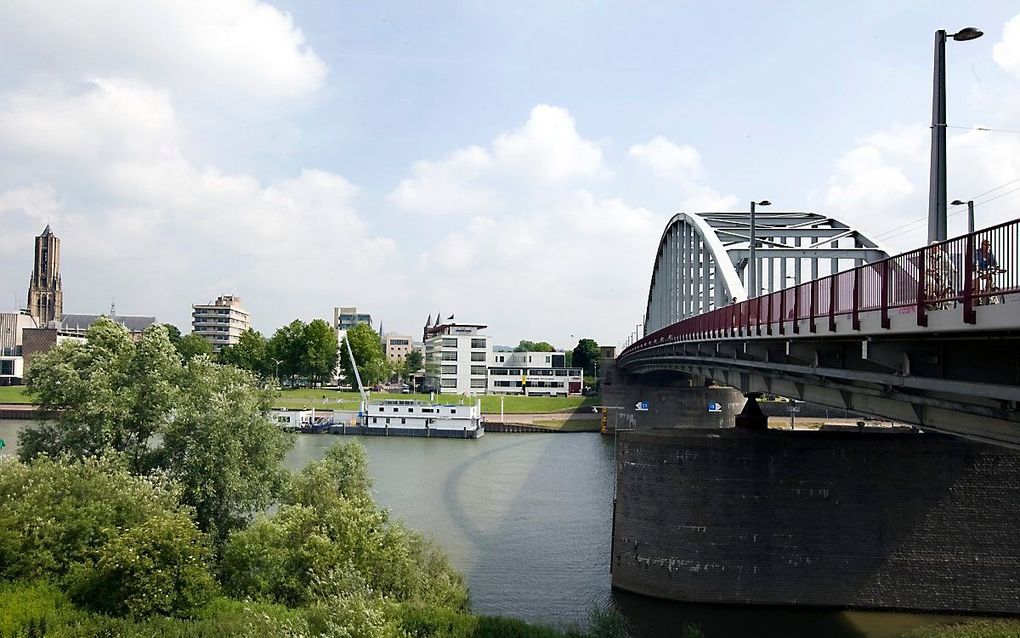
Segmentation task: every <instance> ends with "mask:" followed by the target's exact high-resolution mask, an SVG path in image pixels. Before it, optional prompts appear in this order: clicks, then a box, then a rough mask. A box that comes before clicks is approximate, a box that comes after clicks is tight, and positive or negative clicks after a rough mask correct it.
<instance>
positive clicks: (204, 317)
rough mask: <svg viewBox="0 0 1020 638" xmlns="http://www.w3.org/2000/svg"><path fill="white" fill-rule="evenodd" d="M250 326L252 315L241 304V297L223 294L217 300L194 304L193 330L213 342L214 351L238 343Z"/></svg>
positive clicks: (192, 314) (192, 313) (192, 315)
mask: <svg viewBox="0 0 1020 638" xmlns="http://www.w3.org/2000/svg"><path fill="white" fill-rule="evenodd" d="M250 327H251V315H249V314H248V311H247V310H245V309H244V308H243V307H242V306H241V298H240V297H236V296H234V295H223V296H221V297H218V298H217V299H216V301H210V302H209V303H207V304H195V305H194V306H192V312H191V328H192V331H193V332H194V333H195V334H197V335H199V336H200V337H202V338H203V339H205V340H206V341H208V342H209V343H211V344H212V347H213V351H214V352H219V351H220V350H222V349H223V346H232V345H234V344H236V343H237V342H238V341H240V339H241V333H242V332H244V331H245V330H247V329H248V328H250Z"/></svg>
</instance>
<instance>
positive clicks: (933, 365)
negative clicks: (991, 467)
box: [625, 332, 1020, 448]
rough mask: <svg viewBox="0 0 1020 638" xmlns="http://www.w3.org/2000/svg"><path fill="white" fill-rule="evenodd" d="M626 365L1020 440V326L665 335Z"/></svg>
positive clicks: (1013, 443) (1019, 444)
mask: <svg viewBox="0 0 1020 638" xmlns="http://www.w3.org/2000/svg"><path fill="white" fill-rule="evenodd" d="M628 358H629V359H630V360H629V361H627V362H626V364H625V365H626V370H627V372H628V373H630V374H638V375H640V374H646V373H651V372H664V371H674V372H680V373H685V374H693V375H697V376H700V377H704V378H706V379H711V380H713V381H715V382H717V383H720V384H725V385H729V386H732V387H735V388H737V389H739V390H741V391H743V392H763V393H769V394H777V395H780V396H785V397H789V398H792V399H798V400H801V401H808V402H811V403H817V404H820V405H825V406H828V407H832V408H837V409H845V410H851V411H855V412H860V413H864V414H871V415H874V416H879V417H884V418H887V419H891V420H895V421H900V422H903V423H912V424H916V425H918V426H919V427H921V428H924V429H929V430H933V431H938V432H944V433H946V434H952V435H956V436H964V437H967V438H971V439H974V440H979V441H983V442H986V443H994V444H997V445H1007V446H1010V447H1016V448H1020V411H1018V409H1017V407H1018V405H1020V382H1018V381H1020V380H1018V379H1017V374H1018V373H1017V370H1020V335H1018V334H1017V333H1015V332H1008V333H1003V334H999V335H995V336H993V337H992V338H982V339H969V338H966V337H951V338H945V339H938V340H931V341H923V340H921V341H919V340H903V339H874V338H871V337H863V338H857V339H854V338H848V339H840V340H833V339H817V340H811V339H807V340H805V339H797V340H791V339H770V340H757V341H736V340H734V341H698V342H679V343H669V344H662V345H660V346H653V347H651V348H647V349H645V350H643V351H641V352H640V353H634V354H633V355H631V356H630V357H628Z"/></svg>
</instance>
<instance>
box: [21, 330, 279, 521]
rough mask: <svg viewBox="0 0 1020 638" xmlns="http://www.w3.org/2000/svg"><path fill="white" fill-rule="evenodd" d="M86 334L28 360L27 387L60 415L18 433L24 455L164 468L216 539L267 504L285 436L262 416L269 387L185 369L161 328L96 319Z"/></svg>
mask: <svg viewBox="0 0 1020 638" xmlns="http://www.w3.org/2000/svg"><path fill="white" fill-rule="evenodd" d="M85 336H86V341H85V343H83V344H78V343H65V344H60V345H58V346H57V347H55V348H53V349H52V350H50V351H49V352H47V353H46V354H44V355H42V356H40V357H39V358H38V359H37V360H36V361H35V363H34V365H33V366H32V369H31V371H30V374H29V376H28V383H29V391H30V392H32V393H33V394H34V395H35V401H36V403H37V404H38V405H40V406H41V407H43V408H44V409H47V410H53V411H56V412H57V414H58V416H57V419H56V420H55V421H47V422H43V423H41V424H39V425H34V426H32V427H29V428H26V429H25V430H24V431H23V432H22V434H21V437H20V441H19V448H20V449H19V455H20V456H21V458H22V459H25V460H30V459H33V458H35V457H38V456H39V455H41V454H43V453H46V454H48V455H50V456H53V457H57V456H62V455H67V456H70V457H72V458H90V457H106V456H113V457H118V458H121V457H123V458H125V459H126V461H127V463H128V465H129V466H130V469H131V471H132V472H134V473H136V474H144V473H148V472H150V471H153V470H161V471H162V472H164V473H166V474H168V475H170V476H171V477H172V478H174V479H176V480H178V481H179V482H180V484H181V486H182V496H181V498H182V500H183V502H184V503H186V504H188V505H191V506H192V507H194V508H195V514H196V520H197V521H198V523H199V526H200V528H201V529H202V530H205V531H212V532H214V533H216V534H218V535H219V536H220V537H221V538H222V537H224V536H225V535H226V534H227V532H229V531H230V530H231V529H233V528H235V527H237V526H239V525H240V524H241V523H242V522H243V521H244V520H245V518H246V517H247V515H248V514H249V513H250V512H252V511H257V510H259V509H263V508H265V507H267V506H268V505H269V503H270V502H271V500H272V498H273V496H274V495H275V494H277V493H278V492H279V490H280V489H281V488H282V486H283V484H284V477H285V472H284V470H283V469H282V466H281V461H282V459H283V456H284V454H285V453H286V451H287V449H288V447H289V441H290V440H289V439H288V438H287V437H286V436H285V435H284V434H283V433H282V432H281V431H280V430H279V428H277V427H276V426H275V425H274V424H273V423H272V422H271V421H270V420H269V418H268V411H269V408H270V406H271V402H272V399H273V397H272V393H270V392H269V391H268V390H267V389H264V388H262V387H260V385H259V383H258V382H257V381H256V379H255V378H254V377H253V376H252V374H251V373H249V372H247V371H244V370H239V369H237V368H235V367H233V366H221V365H217V364H215V363H213V362H212V360H210V359H209V358H208V357H194V358H192V359H191V360H190V361H189V362H188V364H187V366H185V367H182V365H181V362H180V360H179V359H178V358H177V355H176V353H175V352H174V351H173V348H172V346H171V345H170V341H169V338H168V337H167V333H166V329H165V328H164V327H163V326H151V327H150V328H149V329H147V330H146V331H145V333H144V334H143V335H142V338H141V340H140V341H139V342H138V343H137V344H136V343H134V342H133V341H131V338H130V336H129V334H128V332H127V330H126V329H125V328H124V327H123V326H120V325H118V324H115V323H113V322H112V321H110V320H108V319H101V320H99V321H97V322H96V323H94V324H93V325H92V326H91V327H90V328H89V330H88V332H87V333H86V335H85ZM154 434H162V438H161V439H158V438H157V437H154V436H153V435H154Z"/></svg>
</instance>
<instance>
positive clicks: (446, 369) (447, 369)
mask: <svg viewBox="0 0 1020 638" xmlns="http://www.w3.org/2000/svg"><path fill="white" fill-rule="evenodd" d="M441 372H442V374H457V366H443V367H442V369H441Z"/></svg>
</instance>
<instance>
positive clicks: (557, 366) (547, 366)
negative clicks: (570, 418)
mask: <svg viewBox="0 0 1020 638" xmlns="http://www.w3.org/2000/svg"><path fill="white" fill-rule="evenodd" d="M583 388H584V371H583V370H581V368H568V367H567V366H566V354H565V353H563V352H495V353H493V355H492V362H491V364H490V365H489V369H488V384H487V387H486V389H487V391H488V393H489V394H523V395H525V396H569V395H571V394H580V393H581V391H582V390H583Z"/></svg>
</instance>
